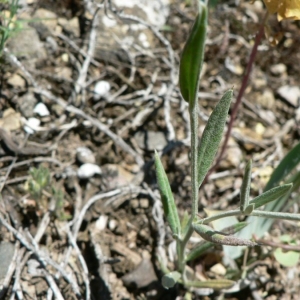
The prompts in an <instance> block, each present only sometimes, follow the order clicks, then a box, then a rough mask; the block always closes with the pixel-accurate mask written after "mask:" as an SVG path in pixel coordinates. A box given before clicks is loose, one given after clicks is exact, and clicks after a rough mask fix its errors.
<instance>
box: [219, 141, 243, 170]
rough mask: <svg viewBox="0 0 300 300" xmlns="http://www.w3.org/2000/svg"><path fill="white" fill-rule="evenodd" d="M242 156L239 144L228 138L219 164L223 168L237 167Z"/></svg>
mask: <svg viewBox="0 0 300 300" xmlns="http://www.w3.org/2000/svg"><path fill="white" fill-rule="evenodd" d="M242 158H243V154H242V151H241V149H240V147H239V145H238V144H237V143H236V142H235V140H234V139H232V138H230V139H229V141H228V146H227V149H226V151H225V154H224V158H223V159H222V161H221V163H220V166H221V168H224V169H228V168H237V167H238V166H239V164H240V163H241V161H242Z"/></svg>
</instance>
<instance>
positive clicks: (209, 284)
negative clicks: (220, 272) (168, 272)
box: [184, 279, 235, 290]
mask: <svg viewBox="0 0 300 300" xmlns="http://www.w3.org/2000/svg"><path fill="white" fill-rule="evenodd" d="M234 284H235V282H234V281H232V280H228V279H213V280H207V281H186V282H185V283H184V285H185V286H189V287H195V288H211V289H216V290H218V289H229V288H230V287H232V286H233V285H234Z"/></svg>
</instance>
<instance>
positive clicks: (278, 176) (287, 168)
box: [265, 143, 300, 210]
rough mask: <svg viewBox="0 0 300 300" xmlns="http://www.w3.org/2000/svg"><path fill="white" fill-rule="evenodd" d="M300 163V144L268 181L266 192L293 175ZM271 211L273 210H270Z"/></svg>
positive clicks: (284, 159)
mask: <svg viewBox="0 0 300 300" xmlns="http://www.w3.org/2000/svg"><path fill="white" fill-rule="evenodd" d="M299 163H300V143H299V144H297V145H296V146H295V147H294V148H293V149H292V150H291V151H290V152H289V153H288V154H287V155H286V156H285V157H284V158H283V160H282V161H281V162H280V164H279V165H278V166H277V168H276V169H275V171H274V172H273V174H272V176H271V178H270V180H269V181H268V184H267V186H266V187H265V191H268V190H269V189H271V188H272V187H274V186H276V185H278V183H279V182H280V181H281V180H283V179H284V178H285V177H287V176H288V175H290V174H291V172H292V170H293V169H294V168H295V167H296V166H297V165H298V164H299ZM270 210H271V209H270Z"/></svg>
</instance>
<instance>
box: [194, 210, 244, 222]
mask: <svg viewBox="0 0 300 300" xmlns="http://www.w3.org/2000/svg"><path fill="white" fill-rule="evenodd" d="M242 215H244V214H243V213H242V212H241V211H240V210H239V209H236V210H230V211H225V212H223V213H220V214H217V215H214V216H211V217H207V218H204V219H202V220H199V223H201V224H209V223H210V222H212V221H215V220H218V219H222V218H227V217H232V216H242Z"/></svg>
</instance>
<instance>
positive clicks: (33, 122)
mask: <svg viewBox="0 0 300 300" xmlns="http://www.w3.org/2000/svg"><path fill="white" fill-rule="evenodd" d="M40 124H41V121H40V120H39V119H37V118H29V119H28V120H27V122H26V125H25V126H24V130H25V132H27V133H29V134H34V132H35V130H36V128H37V127H39V126H40Z"/></svg>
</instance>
